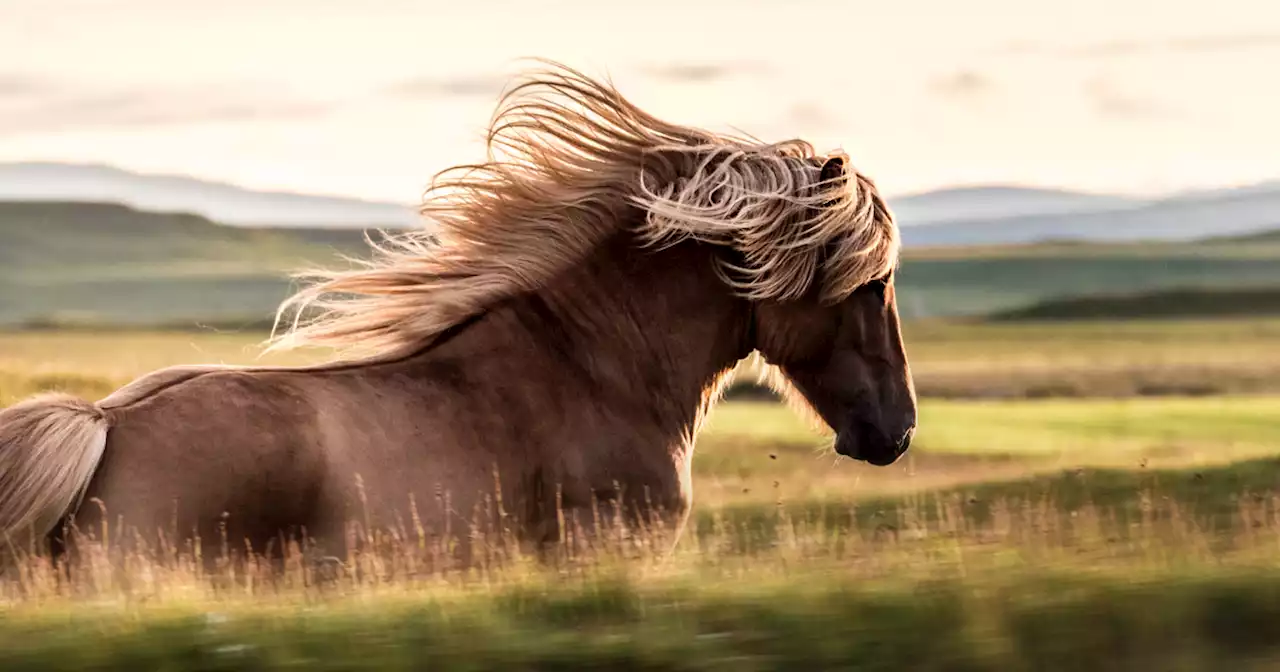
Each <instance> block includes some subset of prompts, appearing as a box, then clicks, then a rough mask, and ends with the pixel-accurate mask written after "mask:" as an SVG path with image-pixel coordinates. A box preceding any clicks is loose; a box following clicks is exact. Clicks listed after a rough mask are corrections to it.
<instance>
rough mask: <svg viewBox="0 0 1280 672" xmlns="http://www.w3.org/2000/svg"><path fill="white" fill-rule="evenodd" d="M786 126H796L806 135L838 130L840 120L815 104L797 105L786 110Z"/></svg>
mask: <svg viewBox="0 0 1280 672" xmlns="http://www.w3.org/2000/svg"><path fill="white" fill-rule="evenodd" d="M786 120H787V123H788V124H796V125H798V126H799V127H801V128H803V129H805V131H806V132H808V133H815V132H822V131H830V130H832V129H837V128H840V126H841V123H840V121H841V120H840V119H839V118H837V117H836V116H835V115H833V114H832V113H831V112H830V111H828V110H827V108H825V107H822V106H821V105H818V104H817V103H811V102H806V103H797V104H795V105H792V106H791V107H790V108H788V110H787V114H786Z"/></svg>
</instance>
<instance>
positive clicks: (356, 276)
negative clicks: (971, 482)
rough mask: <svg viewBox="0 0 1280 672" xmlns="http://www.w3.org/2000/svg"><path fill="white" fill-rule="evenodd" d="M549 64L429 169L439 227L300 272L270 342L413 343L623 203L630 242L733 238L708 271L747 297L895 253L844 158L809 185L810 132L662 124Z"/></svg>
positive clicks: (775, 294) (836, 279) (801, 287)
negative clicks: (478, 134)
mask: <svg viewBox="0 0 1280 672" xmlns="http://www.w3.org/2000/svg"><path fill="white" fill-rule="evenodd" d="M550 66H551V67H549V68H547V69H544V70H539V71H535V72H533V73H531V74H530V75H528V76H527V77H526V78H525V79H524V81H521V82H519V83H517V84H516V85H515V86H514V87H512V88H510V89H509V90H508V91H507V92H506V93H504V95H503V96H502V97H501V99H500V100H499V104H498V107H497V110H496V113H495V115H494V118H493V120H492V122H491V125H490V131H489V134H488V138H487V147H488V152H487V154H488V157H487V160H486V161H485V162H484V163H481V164H475V165H462V166H456V167H453V168H450V169H447V170H445V171H442V172H441V173H439V174H438V175H436V176H435V178H434V179H433V180H432V185H431V187H430V188H429V189H428V190H427V193H426V196H425V199H424V204H423V206H422V208H421V212H422V214H423V215H424V216H426V217H427V218H428V219H429V221H431V222H433V223H434V224H435V225H436V230H435V231H429V230H421V231H412V232H405V233H399V234H389V235H387V236H385V240H383V241H381V242H374V241H372V240H370V244H371V245H373V248H374V255H373V257H372V258H371V259H370V260H352V261H353V263H355V264H357V268H355V269H354V270H347V271H324V270H321V271H312V272H309V273H305V274H302V275H300V276H298V277H300V278H304V279H305V278H310V279H311V280H313V284H311V285H310V286H308V287H305V288H304V289H302V290H301V291H299V292H298V293H297V294H295V295H294V296H292V297H291V298H289V299H288V300H286V301H285V302H284V303H283V304H282V305H281V306H280V310H279V312H278V313H277V316H276V320H277V326H278V325H279V324H280V320H281V317H282V316H283V315H284V314H285V313H286V312H287V311H289V310H290V309H292V310H294V311H295V317H294V319H293V321H292V324H291V327H290V329H289V330H288V331H287V332H285V333H283V334H281V335H276V334H274V333H273V336H272V341H271V347H270V349H286V348H295V347H300V346H309V345H310V346H322V347H334V348H338V349H340V350H367V351H371V352H373V353H376V354H383V355H386V354H394V353H400V352H404V351H407V350H411V349H416V348H420V347H423V346H425V345H427V344H429V343H430V342H431V341H432V340H433V339H434V338H435V337H436V336H437V335H438V334H440V333H441V332H442V331H444V330H446V329H448V328H449V327H451V326H453V325H455V324H457V323H459V322H460V321H462V320H465V319H467V318H468V317H470V316H473V315H475V314H477V313H480V312H482V311H484V310H486V309H487V308H488V307H489V306H491V305H492V304H493V303H495V302H496V301H500V300H502V299H504V298H507V297H510V296H513V295H516V294H519V293H522V292H527V291H531V290H534V289H537V288H538V287H539V286H541V285H542V284H543V283H545V282H546V281H547V280H548V279H549V278H550V277H551V276H553V275H555V274H557V273H558V272H560V271H562V270H564V269H566V268H568V267H571V266H572V265H574V264H576V263H579V262H580V261H581V260H582V259H583V258H584V257H586V256H587V255H588V254H589V253H590V252H591V251H592V249H593V248H595V247H596V246H597V245H599V244H600V243H601V242H602V241H604V239H606V238H607V237H609V236H610V235H612V234H614V233H616V232H618V231H619V230H621V227H623V226H624V225H625V224H626V223H627V222H633V221H636V219H637V218H635V217H629V216H627V213H628V210H629V209H631V208H636V207H638V208H641V209H642V210H643V211H644V213H645V217H644V218H643V220H642V223H641V224H640V226H639V229H638V230H637V231H635V232H634V233H635V234H636V237H637V241H638V243H639V244H640V245H646V246H662V245H670V244H674V243H677V242H679V241H681V240H685V239H697V240H702V241H707V242H711V243H714V244H718V245H725V246H730V247H732V248H734V249H736V250H738V252H739V253H740V258H741V261H742V263H741V264H738V265H733V264H730V263H729V262H727V261H725V262H722V263H721V265H720V266H719V268H718V271H719V273H720V276H721V278H722V279H723V280H724V281H725V282H726V283H727V284H728V285H729V286H730V287H731V288H733V290H734V291H735V292H737V293H739V294H741V295H742V296H744V297H747V298H751V299H784V300H785V299H793V298H797V297H799V296H801V295H803V294H804V293H806V292H807V291H808V290H809V289H810V287H811V285H812V284H813V283H814V282H819V283H820V287H821V291H822V295H823V297H824V298H826V299H829V300H835V299H839V298H840V297H843V296H845V295H847V294H848V293H849V292H851V291H853V290H854V289H856V288H857V287H859V286H861V285H862V284H865V283H866V282H868V281H869V280H872V279H874V278H876V277H879V276H882V275H884V274H886V273H887V272H888V271H889V270H891V268H892V267H893V265H894V264H896V262H897V257H898V235H897V230H896V227H895V225H894V223H893V217H892V215H891V214H890V212H889V210H888V208H887V207H886V205H885V204H884V202H883V200H881V198H880V196H879V195H878V193H877V192H876V189H875V187H874V185H873V184H872V183H871V181H870V180H868V179H867V178H866V177H864V176H862V175H860V174H858V173H857V172H855V171H853V170H852V169H851V168H850V169H848V173H847V174H846V175H844V176H842V177H841V178H839V179H837V180H831V181H830V183H821V181H820V180H819V177H820V172H821V166H822V163H823V161H822V157H818V156H816V155H815V153H814V151H813V148H812V146H811V145H810V144H809V143H807V142H805V141H802V140H794V139H793V140H788V141H784V142H780V143H763V142H757V141H755V140H753V139H750V138H745V137H737V136H731V135H725V134H718V133H712V132H709V131H705V130H701V129H697V128H691V127H687V126H680V125H676V124H672V123H669V122H666V121H663V120H660V119H657V118H655V117H653V116H652V115H650V114H648V113H647V112H645V111H643V110H641V109H640V108H639V107H637V106H635V105H634V104H632V103H631V102H629V101H627V100H626V99H624V98H623V97H622V96H621V95H620V94H619V93H618V92H617V91H616V90H615V89H614V88H613V86H612V85H611V84H610V83H608V82H603V83H602V82H598V81H594V80H592V79H590V78H588V77H586V76H584V75H582V74H581V73H579V72H577V71H575V70H573V69H570V68H567V67H565V66H562V65H558V64H554V63H552V64H550ZM846 163H847V162H846ZM307 311H311V312H312V313H313V314H314V316H313V317H311V318H310V319H307V320H303V319H302V317H303V314H304V313H305V312H307Z"/></svg>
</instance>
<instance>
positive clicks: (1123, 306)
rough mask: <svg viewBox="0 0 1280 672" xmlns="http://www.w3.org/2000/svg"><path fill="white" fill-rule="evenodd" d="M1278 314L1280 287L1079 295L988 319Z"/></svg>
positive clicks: (1048, 319)
mask: <svg viewBox="0 0 1280 672" xmlns="http://www.w3.org/2000/svg"><path fill="white" fill-rule="evenodd" d="M1273 315H1280V286H1277V287H1264V288H1247V289H1167V290H1160V291H1154V292H1138V293H1133V294H1121V295H1115V296H1079V297H1067V298H1060V299H1048V300H1046V301H1042V302H1040V303H1036V304H1033V305H1030V306H1024V307H1021V308H1015V309H1012V310H1005V311H999V312H997V313H994V314H993V315H990V316H989V319H991V320H993V321H1003V322H1009V321H1018V320H1035V321H1056V320H1107V319H1116V318H1127V319H1134V318H1148V319H1149V318H1182V317H1266V316H1273Z"/></svg>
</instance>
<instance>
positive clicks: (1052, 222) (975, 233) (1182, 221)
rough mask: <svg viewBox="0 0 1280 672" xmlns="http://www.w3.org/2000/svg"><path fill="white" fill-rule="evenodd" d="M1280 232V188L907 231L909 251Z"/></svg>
mask: <svg viewBox="0 0 1280 672" xmlns="http://www.w3.org/2000/svg"><path fill="white" fill-rule="evenodd" d="M1278 228H1280V183H1274V184H1269V185H1255V186H1253V187H1246V188H1241V189H1231V190H1218V191H1214V192H1204V193H1197V194H1187V195H1181V196H1175V197H1171V198H1165V199H1159V200H1153V201H1149V202H1146V203H1142V202H1130V203H1128V204H1127V205H1124V206H1122V207H1116V206H1108V207H1104V208H1100V209H1093V210H1088V209H1079V210H1075V211H1071V212H1066V213H1041V214H1026V215H1015V216H1006V217H994V216H993V217H985V218H984V217H972V218H968V219H960V218H956V219H952V220H939V221H933V222H928V223H920V224H918V225H914V226H909V225H907V224H906V222H905V220H904V225H903V227H902V239H903V244H904V245H905V246H907V247H927V246H956V245H1009V244H1018V243H1035V242H1045V241H1054V240H1057V241H1071V240H1074V241H1093V242H1123V241H1189V240H1195V239H1199V238H1209V237H1229V236H1240V235H1248V234H1255V233H1259V232H1263V231H1267V230H1270V229H1278Z"/></svg>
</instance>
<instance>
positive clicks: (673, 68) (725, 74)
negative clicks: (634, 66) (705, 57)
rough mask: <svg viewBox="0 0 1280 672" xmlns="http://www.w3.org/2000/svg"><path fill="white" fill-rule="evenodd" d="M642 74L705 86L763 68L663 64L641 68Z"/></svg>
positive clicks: (749, 64) (745, 64)
mask: <svg viewBox="0 0 1280 672" xmlns="http://www.w3.org/2000/svg"><path fill="white" fill-rule="evenodd" d="M642 70H643V72H644V73H645V74H647V75H649V76H650V77H653V78H655V79H661V80H664V81H668V82H675V83H681V84H706V83H709V82H716V81H721V80H725V79H730V78H732V77H735V76H738V75H745V74H756V73H760V72H763V71H764V70H765V66H763V65H762V64H759V63H748V62H738V63H663V64H653V65H648V66H645V67H644V68H642Z"/></svg>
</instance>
